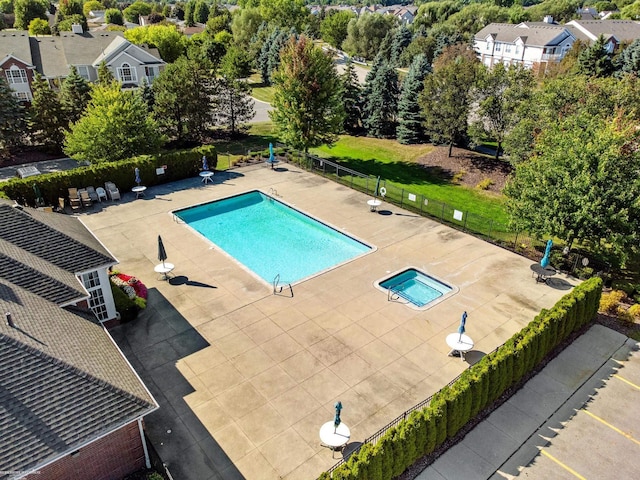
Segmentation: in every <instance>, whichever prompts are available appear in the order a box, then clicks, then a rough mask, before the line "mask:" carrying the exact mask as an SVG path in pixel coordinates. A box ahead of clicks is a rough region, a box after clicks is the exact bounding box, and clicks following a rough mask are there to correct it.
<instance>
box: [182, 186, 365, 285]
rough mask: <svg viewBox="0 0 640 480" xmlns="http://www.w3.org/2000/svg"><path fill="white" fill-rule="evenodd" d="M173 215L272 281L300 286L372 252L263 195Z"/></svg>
mask: <svg viewBox="0 0 640 480" xmlns="http://www.w3.org/2000/svg"><path fill="white" fill-rule="evenodd" d="M173 213H174V215H176V216H177V217H178V218H180V219H181V220H183V221H184V222H185V223H187V224H188V225H189V226H190V227H192V228H193V229H194V230H196V231H197V232H199V233H200V234H202V235H204V236H205V237H206V238H207V239H209V240H210V241H212V242H213V243H214V244H216V245H217V246H219V247H220V248H221V249H223V250H224V251H225V252H227V253H228V254H229V255H231V256H232V257H234V258H235V259H236V260H238V261H239V262H240V263H242V264H243V265H245V266H246V267H248V268H249V269H250V270H252V271H253V272H254V273H256V274H257V275H258V276H259V277H261V278H262V279H263V280H265V281H267V282H273V280H274V278H275V277H276V275H278V274H279V275H280V282H281V283H293V282H297V281H299V280H302V279H304V278H307V277H309V276H311V275H314V274H316V273H318V272H321V271H323V270H326V269H328V268H331V267H335V266H336V265H338V264H340V263H343V262H345V261H347V260H350V259H352V258H355V257H357V256H359V255H362V254H364V253H367V252H369V251H371V247H370V246H368V245H365V244H363V243H362V242H359V241H357V240H355V239H353V238H351V237H349V236H347V235H344V234H342V233H340V232H338V231H337V230H335V229H333V228H331V227H329V226H327V225H325V224H324V223H322V222H319V221H317V220H315V219H313V218H311V217H309V216H308V215H305V214H304V213H301V212H299V211H298V210H295V209H293V208H291V207H289V206H287V205H285V204H283V203H282V202H279V201H277V200H275V199H273V198H271V197H269V196H267V195H264V194H262V193H260V192H258V191H252V192H248V193H245V194H242V195H238V196H235V197H230V198H226V199H223V200H218V201H215V202H211V203H206V204H203V205H199V206H196V207H190V208H186V209H183V210H177V211H175V212H173Z"/></svg>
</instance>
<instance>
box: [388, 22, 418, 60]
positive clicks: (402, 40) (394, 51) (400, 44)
mask: <svg viewBox="0 0 640 480" xmlns="http://www.w3.org/2000/svg"><path fill="white" fill-rule="evenodd" d="M411 40H413V35H412V34H411V31H410V30H409V29H408V28H407V26H406V25H402V26H401V27H400V28H398V29H397V30H396V32H395V35H394V36H393V42H392V43H391V64H392V65H395V66H401V67H404V66H406V65H400V55H402V52H404V49H405V48H407V47H408V46H409V44H410V43H411Z"/></svg>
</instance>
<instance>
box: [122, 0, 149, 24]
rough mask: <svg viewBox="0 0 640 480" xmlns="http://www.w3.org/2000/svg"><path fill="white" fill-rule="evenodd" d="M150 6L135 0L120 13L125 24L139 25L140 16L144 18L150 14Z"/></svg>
mask: <svg viewBox="0 0 640 480" xmlns="http://www.w3.org/2000/svg"><path fill="white" fill-rule="evenodd" d="M151 9H152V7H151V4H149V3H146V2H143V1H141V0H137V1H135V2H133V3H132V4H131V5H129V6H128V7H127V8H125V9H124V10H123V11H122V14H123V15H124V18H126V19H127V22H131V23H140V16H141V15H142V16H146V15H149V14H150V13H151Z"/></svg>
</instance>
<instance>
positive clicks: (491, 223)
mask: <svg viewBox="0 0 640 480" xmlns="http://www.w3.org/2000/svg"><path fill="white" fill-rule="evenodd" d="M492 230H493V219H491V220H489V238H492V237H491V231H492Z"/></svg>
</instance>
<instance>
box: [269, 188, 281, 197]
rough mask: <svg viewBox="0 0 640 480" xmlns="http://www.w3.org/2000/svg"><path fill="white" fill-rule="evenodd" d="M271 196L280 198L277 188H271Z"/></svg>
mask: <svg viewBox="0 0 640 480" xmlns="http://www.w3.org/2000/svg"><path fill="white" fill-rule="evenodd" d="M269 195H273V196H274V197H279V196H280V195H278V191H277V190H276V189H275V188H270V189H269Z"/></svg>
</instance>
